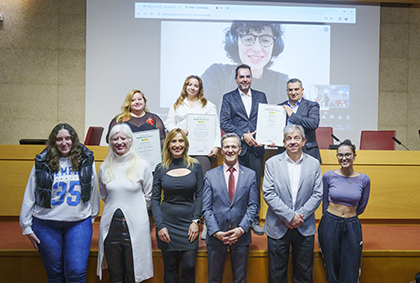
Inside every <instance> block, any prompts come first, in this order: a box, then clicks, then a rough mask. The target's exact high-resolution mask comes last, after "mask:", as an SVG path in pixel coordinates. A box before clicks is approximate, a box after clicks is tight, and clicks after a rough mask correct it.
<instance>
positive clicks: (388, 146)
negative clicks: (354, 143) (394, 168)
mask: <svg viewBox="0 0 420 283" xmlns="http://www.w3.org/2000/svg"><path fill="white" fill-rule="evenodd" d="M392 137H395V131H362V135H361V136H360V149H370V150H395V141H394V140H393V139H392Z"/></svg>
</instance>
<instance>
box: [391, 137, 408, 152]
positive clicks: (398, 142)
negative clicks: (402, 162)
mask: <svg viewBox="0 0 420 283" xmlns="http://www.w3.org/2000/svg"><path fill="white" fill-rule="evenodd" d="M392 139H393V140H394V142H396V143H397V144H399V145H401V146H403V147H404V148H405V149H406V150H409V149H408V148H407V147H406V146H405V145H403V144H402V143H401V142H400V141H399V140H398V139H397V138H396V137H392Z"/></svg>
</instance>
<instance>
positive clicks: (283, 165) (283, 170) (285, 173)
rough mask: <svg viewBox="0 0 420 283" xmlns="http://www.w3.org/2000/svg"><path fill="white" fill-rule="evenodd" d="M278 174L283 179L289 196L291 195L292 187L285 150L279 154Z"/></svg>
mask: <svg viewBox="0 0 420 283" xmlns="http://www.w3.org/2000/svg"><path fill="white" fill-rule="evenodd" d="M279 171H280V172H279V174H281V177H282V178H283V179H284V182H285V183H286V188H287V191H288V192H289V194H290V196H292V187H291V185H290V178H289V168H288V167H287V154H286V152H284V153H282V154H281V155H280V170H279Z"/></svg>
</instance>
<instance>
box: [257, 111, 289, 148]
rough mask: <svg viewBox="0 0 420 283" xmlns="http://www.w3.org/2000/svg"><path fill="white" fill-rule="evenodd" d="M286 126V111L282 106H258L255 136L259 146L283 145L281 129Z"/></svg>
mask: <svg viewBox="0 0 420 283" xmlns="http://www.w3.org/2000/svg"><path fill="white" fill-rule="evenodd" d="M285 126H286V111H285V110H284V108H283V106H282V105H274V104H263V103H260V104H259V105H258V120H257V136H256V140H257V142H258V143H259V144H264V145H267V144H271V143H273V142H274V143H275V144H276V145H277V146H281V145H283V128H284V127H285Z"/></svg>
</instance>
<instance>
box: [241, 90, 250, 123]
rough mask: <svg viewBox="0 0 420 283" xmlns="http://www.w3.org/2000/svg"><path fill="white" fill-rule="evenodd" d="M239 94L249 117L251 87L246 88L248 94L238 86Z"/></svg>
mask: <svg viewBox="0 0 420 283" xmlns="http://www.w3.org/2000/svg"><path fill="white" fill-rule="evenodd" d="M238 90H239V94H240V95H241V99H242V103H243V104H244V106H245V110H246V115H247V116H248V117H249V115H250V113H251V107H252V93H251V89H249V90H248V94H245V93H243V92H242V91H241V90H240V89H239V88H238Z"/></svg>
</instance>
